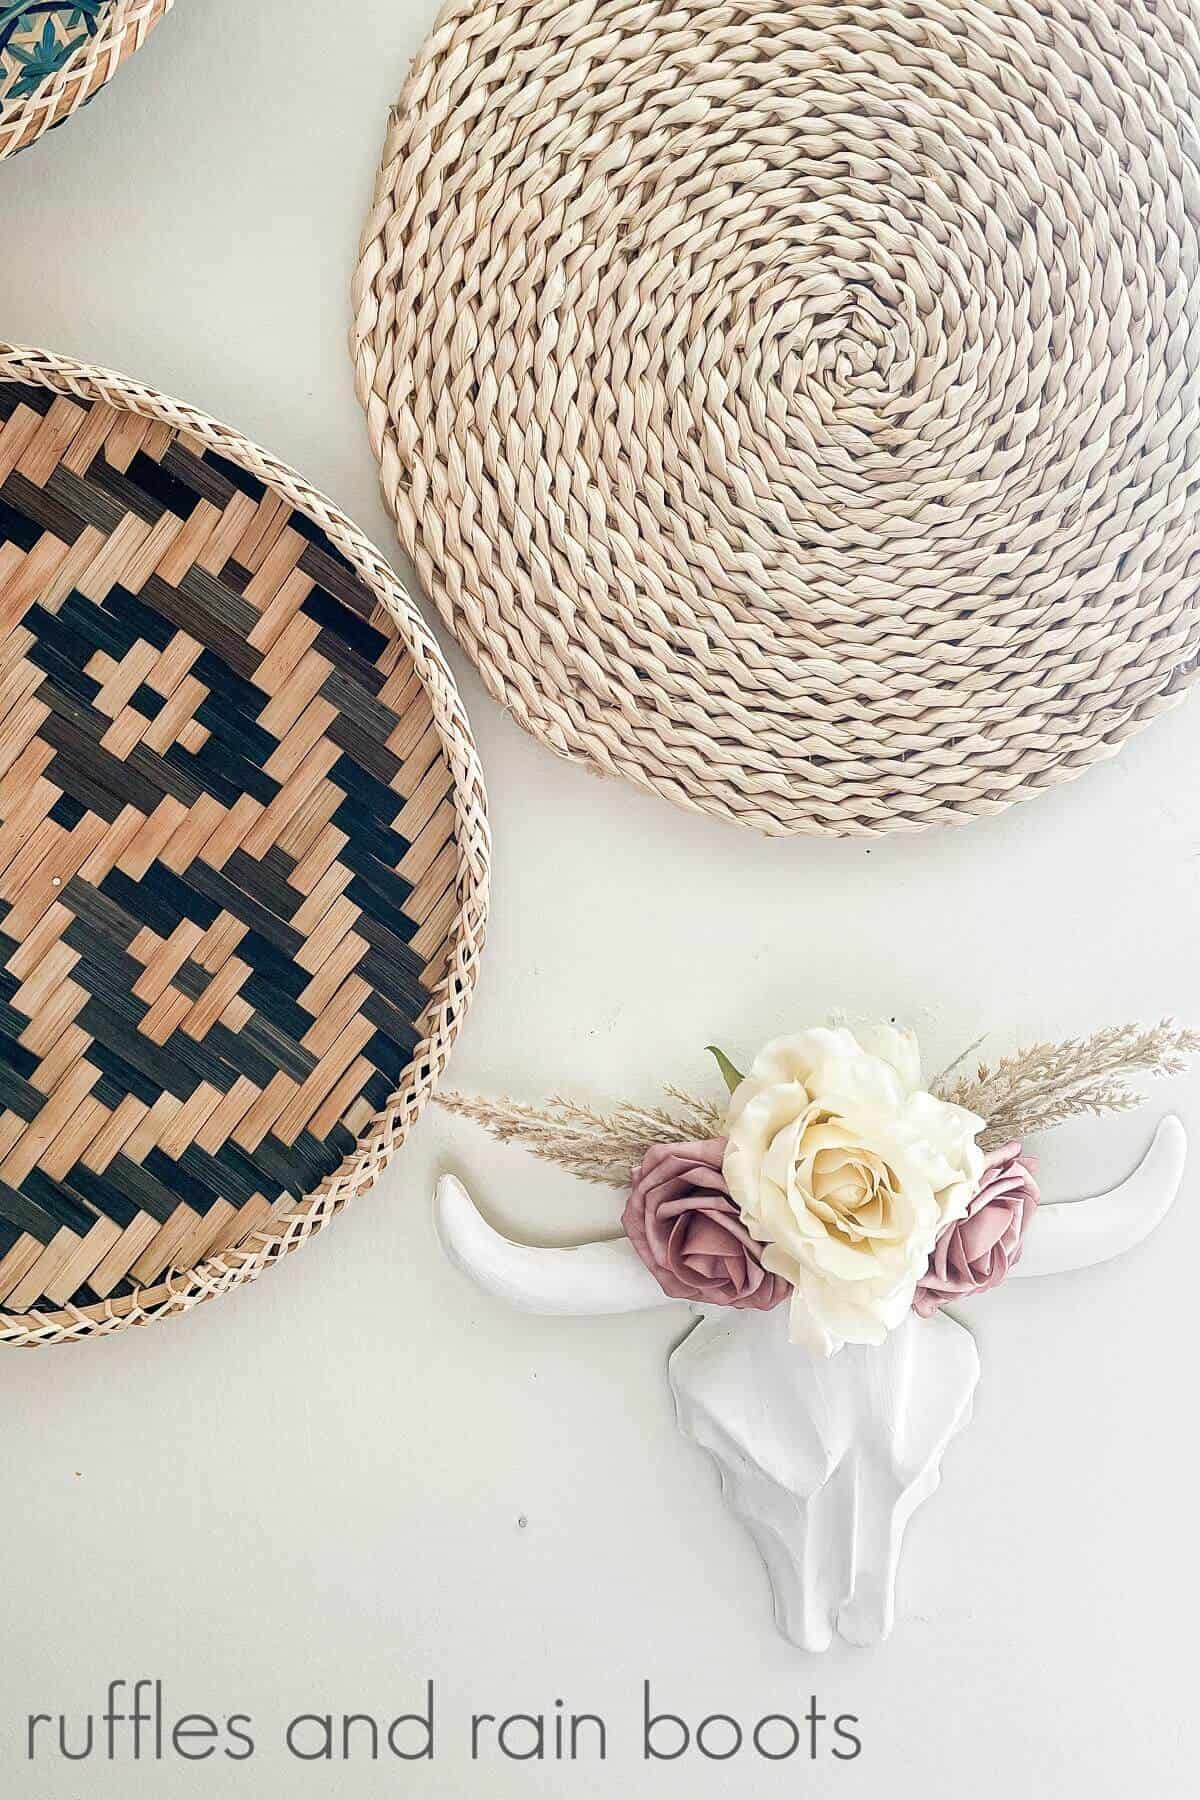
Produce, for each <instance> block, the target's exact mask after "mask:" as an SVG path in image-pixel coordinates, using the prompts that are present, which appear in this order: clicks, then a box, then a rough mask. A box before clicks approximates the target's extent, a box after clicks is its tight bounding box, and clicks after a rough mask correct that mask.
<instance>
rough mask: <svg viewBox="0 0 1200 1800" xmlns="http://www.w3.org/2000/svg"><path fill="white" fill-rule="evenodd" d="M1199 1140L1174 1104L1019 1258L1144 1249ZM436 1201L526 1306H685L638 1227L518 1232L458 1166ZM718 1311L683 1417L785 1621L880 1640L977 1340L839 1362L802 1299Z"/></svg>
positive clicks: (823, 1637)
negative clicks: (791, 1328) (811, 1328)
mask: <svg viewBox="0 0 1200 1800" xmlns="http://www.w3.org/2000/svg"><path fill="white" fill-rule="evenodd" d="M1186 1154H1187V1138H1186V1135H1185V1133H1184V1129H1183V1126H1182V1124H1181V1123H1180V1121H1179V1120H1178V1119H1176V1118H1173V1117H1171V1118H1166V1119H1164V1120H1163V1121H1162V1123H1161V1124H1160V1125H1159V1127H1158V1129H1157V1131H1156V1132H1155V1135H1154V1140H1153V1142H1152V1143H1151V1145H1150V1148H1149V1150H1148V1151H1147V1152H1146V1155H1145V1156H1144V1157H1143V1158H1142V1161H1141V1162H1140V1164H1139V1165H1138V1167H1137V1168H1136V1169H1135V1171H1134V1173H1133V1174H1132V1175H1131V1176H1130V1177H1129V1179H1128V1180H1127V1181H1124V1182H1122V1183H1121V1184H1120V1185H1119V1186H1118V1187H1115V1188H1113V1189H1111V1190H1110V1191H1109V1192H1107V1193H1104V1194H1098V1195H1096V1196H1094V1197H1093V1198H1091V1199H1087V1200H1079V1201H1074V1202H1069V1203H1066V1204H1062V1205H1053V1206H1047V1205H1043V1206H1041V1207H1039V1208H1038V1210H1037V1213H1036V1214H1035V1215H1034V1218H1033V1221H1032V1223H1031V1225H1030V1228H1029V1230H1028V1232H1027V1234H1026V1240H1025V1246H1024V1252H1023V1255H1022V1257H1021V1260H1020V1261H1019V1262H1018V1264H1017V1265H1016V1267H1015V1269H1014V1270H1013V1273H1014V1274H1018V1275H1058V1274H1062V1273H1065V1272H1067V1271H1069V1270H1072V1269H1082V1268H1088V1267H1090V1266H1092V1265H1093V1264H1095V1263H1100V1262H1106V1261H1108V1260H1109V1258H1111V1257H1114V1256H1119V1255H1121V1254H1122V1253H1123V1252H1124V1251H1126V1250H1131V1249H1133V1248H1134V1246H1135V1245H1136V1244H1138V1243H1140V1242H1141V1240H1142V1239H1143V1238H1144V1237H1147V1236H1148V1235H1149V1234H1150V1232H1151V1231H1153V1230H1154V1228H1155V1226H1156V1225H1158V1224H1159V1223H1160V1222H1161V1220H1162V1219H1163V1218H1164V1217H1165V1216H1166V1214H1167V1212H1168V1211H1169V1210H1170V1207H1171V1204H1172V1202H1173V1200H1174V1199H1175V1196H1176V1194H1177V1193H1178V1191H1179V1185H1180V1182H1181V1180H1182V1177H1183V1168H1184V1162H1185V1159H1186ZM435 1209H436V1222H437V1228H438V1234H439V1236H440V1238H441V1241H442V1244H443V1247H444V1248H445V1251H446V1253H447V1255H448V1256H449V1258H450V1260H451V1261H452V1262H453V1263H455V1264H456V1265H457V1266H458V1267H459V1268H460V1269H462V1270H463V1271H464V1272H465V1273H467V1274H468V1275H470V1276H471V1277H472V1279H473V1280H474V1281H475V1282H476V1283H477V1284H478V1285H479V1286H480V1287H481V1288H483V1289H484V1291H485V1292H487V1293H490V1294H494V1295H496V1296H497V1298H499V1299H502V1300H506V1301H507V1302H508V1303H509V1304H510V1305H512V1306H517V1307H521V1308H523V1309H524V1310H526V1311H528V1312H537V1313H553V1314H598V1313H625V1312H641V1311H644V1310H646V1309H647V1308H649V1307H654V1306H672V1305H674V1306H677V1305H679V1304H681V1303H680V1302H679V1301H673V1300H670V1299H669V1298H668V1297H667V1295H666V1294H664V1293H663V1291H662V1289H661V1288H660V1287H659V1286H658V1283H657V1282H656V1281H655V1280H654V1277H653V1276H652V1275H651V1274H650V1273H649V1271H648V1270H647V1269H645V1268H644V1267H643V1265H642V1263H641V1262H640V1261H639V1259H638V1256H637V1253H636V1251H635V1250H634V1248H633V1246H632V1244H630V1243H629V1241H628V1239H626V1238H618V1239H613V1240H605V1241H601V1242H599V1243H592V1244H585V1245H582V1246H581V1247H579V1248H578V1249H568V1250H548V1249H534V1248H531V1247H529V1246H527V1245H522V1244H515V1243H513V1242H511V1240H510V1239H508V1238H506V1237H504V1236H502V1235H501V1234H500V1233H499V1232H498V1231H496V1230H495V1229H494V1228H493V1227H492V1226H491V1225H489V1224H488V1223H487V1222H486V1220H484V1219H483V1218H482V1216H481V1215H480V1213H479V1211H478V1210H477V1208H476V1207H475V1205H474V1203H473V1201H472V1200H471V1197H470V1195H469V1194H468V1193H467V1191H466V1189H465V1188H464V1187H463V1186H462V1183H461V1182H459V1181H456V1180H455V1179H454V1177H453V1176H450V1175H447V1176H444V1177H443V1178H442V1180H441V1181H440V1182H439V1184H438V1189H437V1196H436V1201H435ZM700 1310H702V1311H703V1312H704V1313H705V1315H706V1316H705V1317H704V1318H703V1319H702V1320H701V1322H700V1324H699V1325H698V1326H697V1327H696V1328H695V1330H693V1331H691V1332H690V1333H689V1334H688V1336H687V1337H686V1338H685V1339H684V1341H683V1342H682V1343H681V1344H680V1345H679V1346H678V1347H677V1349H676V1350H675V1352H674V1354H673V1355H672V1357H671V1361H670V1368H669V1376H670V1381H671V1388H672V1392H673V1394H674V1396H675V1410H676V1417H677V1419H678V1422H679V1427H680V1430H681V1431H682V1432H683V1433H684V1435H685V1436H686V1437H689V1438H691V1439H692V1440H693V1442H695V1443H697V1444H699V1445H700V1446H701V1448H702V1449H705V1450H708V1451H709V1452H710V1453H711V1454H712V1456H713V1457H714V1458H715V1459H716V1462H717V1465H718V1467H719V1469H720V1473H721V1483H722V1487H723V1490H724V1493H725V1496H726V1499H727V1500H728V1501H729V1504H730V1506H731V1507H732V1508H733V1511H734V1512H735V1513H736V1514H737V1516H738V1517H739V1518H741V1519H742V1520H743V1522H744V1523H745V1524H746V1526H747V1527H748V1529H749V1531H750V1533H751V1536H752V1537H753V1539H754V1542H755V1544H756V1545H757V1547H758V1550H759V1552H760V1554H761V1556H762V1558H763V1561H764V1562H765V1563H766V1566H767V1573H768V1576H769V1577H770V1581H771V1587H772V1590H773V1593H774V1596H775V1616H776V1620H777V1622H778V1624H779V1628H780V1630H781V1631H782V1632H783V1634H784V1636H785V1637H787V1638H788V1639H790V1640H791V1642H793V1643H795V1644H798V1645H799V1646H800V1647H801V1648H803V1649H806V1650H824V1649H825V1648H827V1646H828V1645H829V1643H830V1642H831V1640H832V1637H833V1634H834V1632H835V1631H837V1632H840V1634H841V1635H842V1636H843V1637H844V1638H846V1639H848V1640H849V1641H850V1642H851V1643H858V1644H866V1643H876V1642H878V1641H879V1640H881V1639H882V1638H884V1637H886V1636H887V1634H888V1632H889V1630H890V1629H891V1625H892V1619H893V1614H894V1594H895V1580H896V1569H897V1565H898V1562H899V1557H900V1549H901V1545H902V1541H903V1535H904V1530H905V1527H906V1526H907V1524H908V1521H909V1519H910V1518H911V1516H912V1514H913V1513H914V1512H915V1510H916V1508H917V1507H918V1506H919V1505H920V1503H921V1501H922V1500H924V1499H927V1498H928V1496H929V1495H930V1494H931V1493H932V1492H933V1491H934V1489H935V1488H936V1487H937V1485H938V1481H939V1479H940V1467H941V1460H942V1456H943V1454H944V1452H945V1450H946V1447H947V1446H948V1444H949V1443H950V1441H951V1439H952V1438H954V1437H955V1436H956V1435H957V1433H958V1432H959V1431H960V1430H961V1429H962V1427H963V1426H964V1425H965V1424H966V1423H967V1422H968V1420H969V1418H970V1416H971V1407H972V1401H973V1396H974V1391H975V1385H976V1383H977V1381H978V1379H979V1358H978V1354H977V1352H976V1349H975V1343H974V1340H973V1339H972V1337H971V1335H970V1333H969V1332H967V1331H965V1330H963V1328H962V1327H961V1326H959V1325H956V1324H955V1323H954V1321H953V1320H952V1319H950V1318H948V1317H947V1316H946V1315H945V1314H944V1313H940V1314H937V1315H936V1316H935V1317H934V1318H932V1319H928V1320H921V1319H917V1318H916V1317H912V1318H910V1319H908V1320H907V1321H906V1322H905V1323H904V1324H903V1325H901V1326H900V1327H899V1329H898V1330H896V1331H893V1332H891V1333H890V1334H889V1336H888V1338H887V1339H886V1341H885V1343H884V1344H883V1345H882V1346H880V1347H878V1348H875V1347H865V1346H859V1345H849V1346H847V1347H846V1348H845V1349H843V1350H842V1351H841V1352H840V1353H839V1354H838V1355H837V1356H835V1357H833V1358H832V1359H830V1360H829V1361H824V1360H822V1359H820V1358H817V1357H814V1356H812V1355H811V1354H810V1353H809V1352H808V1351H806V1350H803V1349H801V1348H800V1347H799V1346H797V1345H795V1344H791V1343H789V1342H788V1337H787V1318H786V1315H787V1308H786V1307H779V1308H777V1309H776V1310H775V1311H774V1312H770V1313H759V1312H753V1311H735V1310H733V1309H731V1308H727V1307H711V1308H702V1309H700Z"/></svg>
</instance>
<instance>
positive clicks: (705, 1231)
mask: <svg viewBox="0 0 1200 1800" xmlns="http://www.w3.org/2000/svg"><path fill="white" fill-rule="evenodd" d="M724 1156H725V1139H724V1138H709V1139H707V1140H706V1141H705V1142H704V1143H700V1144H655V1145H654V1147H653V1149H651V1150H647V1152H646V1154H645V1156H643V1158H642V1160H641V1162H640V1163H639V1164H638V1166H637V1168H636V1169H635V1170H634V1174H633V1187H632V1189H631V1191H630V1195H629V1201H628V1204H627V1205H626V1207H625V1212H624V1215H623V1217H622V1220H621V1223H622V1224H623V1225H624V1227H625V1231H626V1234H627V1235H628V1237H629V1240H630V1242H631V1243H632V1245H633V1247H634V1249H635V1250H636V1251H637V1253H638V1255H639V1256H640V1257H641V1259H642V1261H643V1262H644V1263H645V1265H646V1267H647V1268H648V1269H649V1271H650V1273H651V1274H652V1275H653V1276H654V1278H655V1280H656V1281H657V1282H658V1284H659V1286H660V1287H661V1288H662V1290H663V1292H664V1293H666V1294H670V1296H671V1298H672V1299H673V1300H693V1301H702V1302H704V1303H705V1304H706V1305H708V1306H751V1307H755V1308H756V1309H758V1310H760V1311H764V1312H765V1311H766V1309H767V1308H768V1307H771V1306H778V1305H779V1303H780V1301H781V1300H786V1299H787V1297H788V1295H789V1294H790V1293H791V1291H792V1290H791V1287H790V1285H789V1283H788V1282H786V1281H785V1280H784V1279H783V1277H782V1276H780V1275H772V1274H771V1273H770V1272H769V1271H768V1270H766V1269H764V1268H763V1266H762V1263H761V1262H760V1261H759V1246H758V1245H757V1244H756V1243H755V1241H754V1239H753V1238H752V1237H751V1236H750V1233H749V1232H748V1231H747V1230H746V1228H745V1226H744V1225H743V1224H742V1221H741V1216H740V1214H739V1212H738V1209H737V1207H736V1206H735V1205H734V1203H733V1201H732V1200H731V1199H730V1197H729V1190H728V1188H727V1187H726V1186H725V1177H724V1175H723V1174H722V1173H721V1164H722V1162H723V1160H724Z"/></svg>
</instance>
